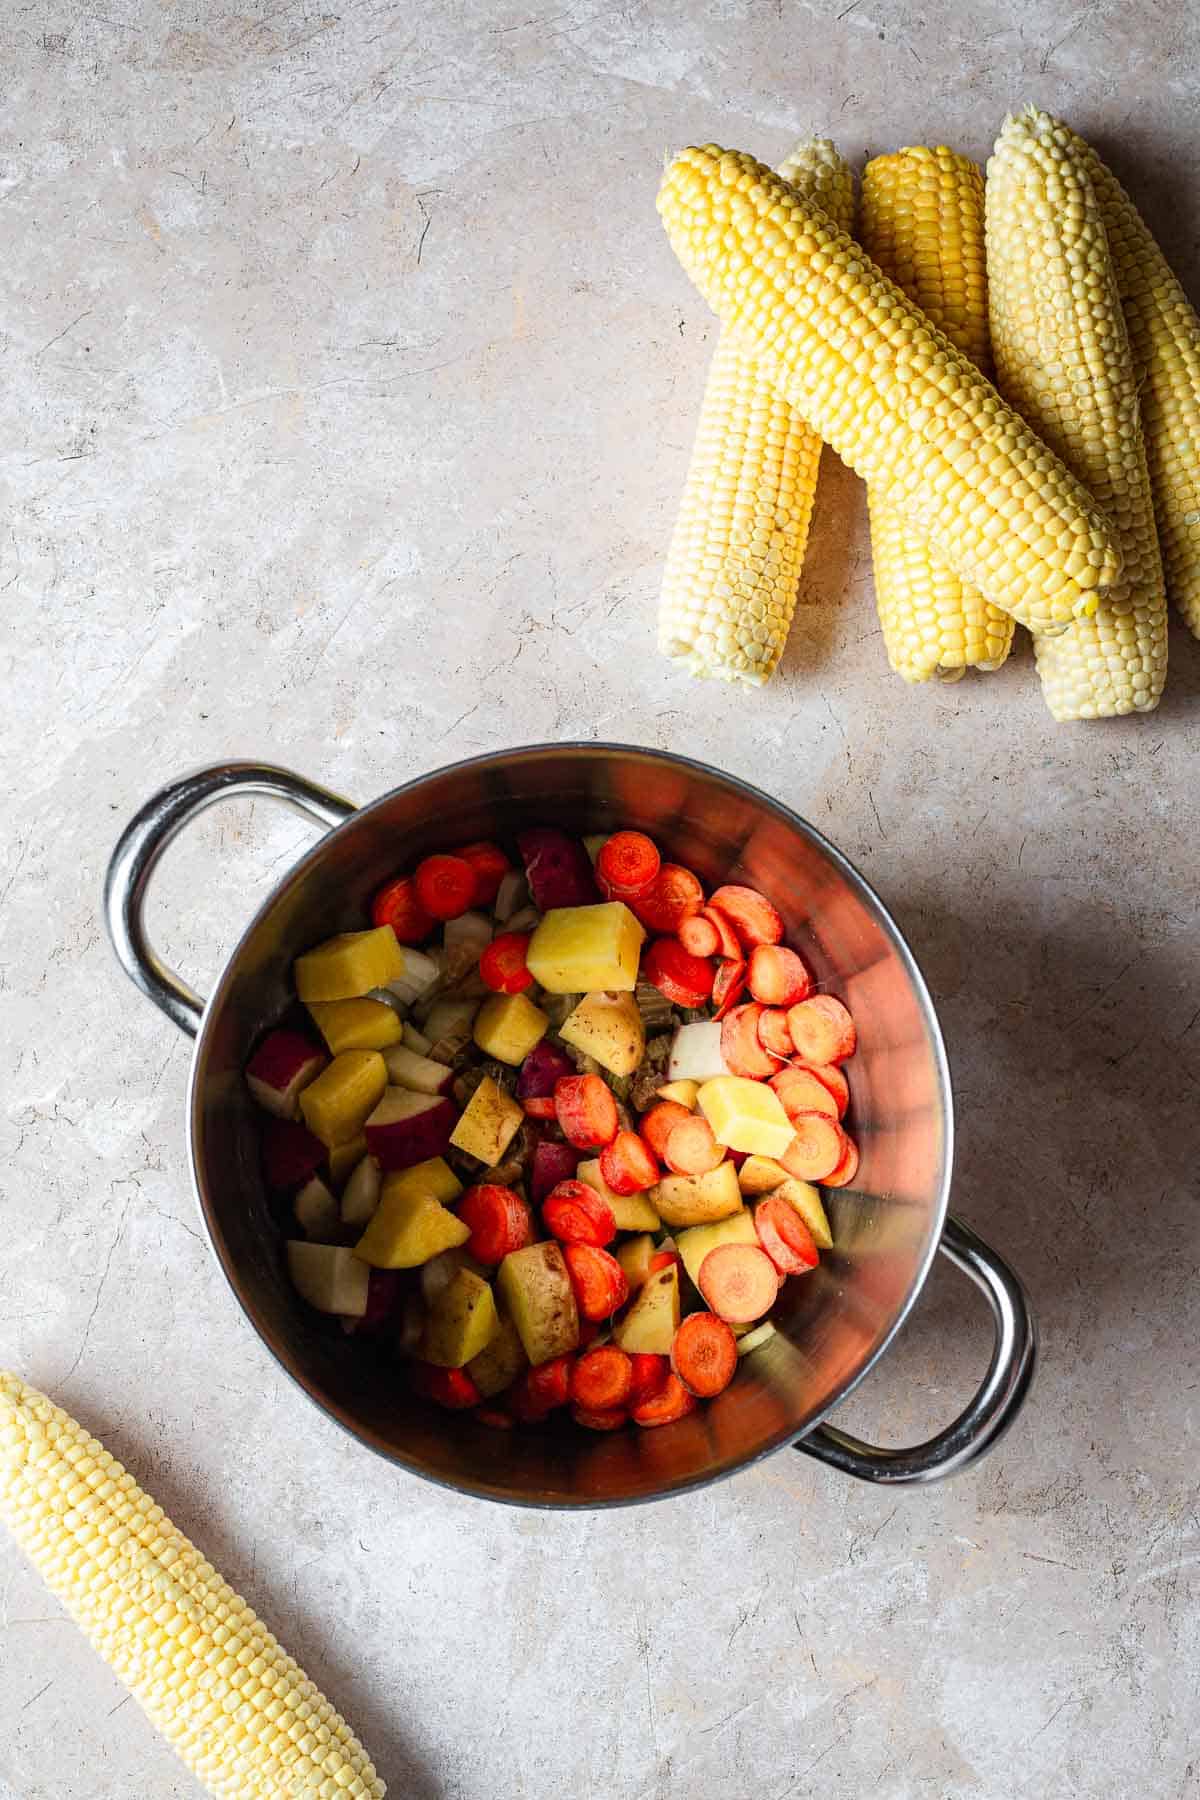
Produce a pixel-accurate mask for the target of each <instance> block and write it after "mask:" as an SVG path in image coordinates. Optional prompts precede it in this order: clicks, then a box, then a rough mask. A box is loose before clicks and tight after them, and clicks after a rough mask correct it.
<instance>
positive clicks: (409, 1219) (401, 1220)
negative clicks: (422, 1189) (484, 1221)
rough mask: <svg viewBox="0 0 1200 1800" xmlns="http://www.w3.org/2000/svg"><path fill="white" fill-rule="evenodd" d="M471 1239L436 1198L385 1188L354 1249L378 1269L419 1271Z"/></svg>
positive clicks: (467, 1231) (385, 1185)
mask: <svg viewBox="0 0 1200 1800" xmlns="http://www.w3.org/2000/svg"><path fill="white" fill-rule="evenodd" d="M470 1235H471V1230H470V1227H469V1226H468V1225H464V1224H463V1222H462V1220H461V1219H458V1218H456V1217H455V1216H454V1214H453V1213H452V1212H447V1211H446V1208H445V1207H444V1206H441V1205H439V1204H438V1202H437V1201H436V1200H435V1199H434V1197H433V1195H432V1194H421V1193H405V1192H404V1191H403V1190H400V1189H397V1188H394V1187H393V1188H389V1187H388V1185H387V1184H386V1183H385V1184H384V1189H383V1194H382V1196H381V1197H380V1201H379V1205H378V1207H377V1208H376V1210H375V1214H374V1217H373V1218H372V1220H371V1223H370V1224H369V1225H368V1226H367V1229H366V1230H365V1231H364V1232H363V1234H362V1236H361V1237H360V1238H359V1240H358V1242H357V1244H356V1245H355V1246H354V1254H355V1256H358V1257H361V1258H362V1260H363V1262H368V1263H370V1264H371V1265H372V1267H373V1268H376V1269H419V1268H420V1266H421V1264H422V1263H427V1262H429V1260H430V1259H431V1258H432V1257H434V1256H440V1255H441V1253H442V1251H443V1250H454V1249H456V1248H457V1247H458V1245H459V1244H465V1243H466V1241H467V1239H468V1238H469V1237H470Z"/></svg>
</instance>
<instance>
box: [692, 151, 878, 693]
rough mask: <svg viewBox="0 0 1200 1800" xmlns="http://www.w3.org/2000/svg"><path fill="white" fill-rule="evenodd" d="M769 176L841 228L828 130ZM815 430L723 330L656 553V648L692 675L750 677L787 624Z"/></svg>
mask: <svg viewBox="0 0 1200 1800" xmlns="http://www.w3.org/2000/svg"><path fill="white" fill-rule="evenodd" d="M779 174H780V176H781V177H782V179H783V180H785V181H787V182H788V183H789V184H790V185H791V186H792V187H794V188H795V189H796V190H797V192H798V193H802V194H804V195H806V196H807V197H808V198H809V199H810V200H812V201H813V203H814V204H815V205H817V206H819V207H820V208H821V210H822V211H823V212H825V213H828V215H829V216H830V218H832V219H834V220H835V221H836V222H837V224H838V225H840V226H841V227H842V229H843V230H846V231H848V230H849V229H850V226H851V224H852V223H853V215H854V177H853V176H852V175H851V173H850V169H849V167H848V165H847V164H846V163H845V162H844V161H843V159H842V158H841V157H840V156H839V155H838V153H837V151H836V149H835V148H834V146H833V145H832V144H831V143H830V141H829V140H828V138H809V139H804V140H802V141H801V142H800V143H799V144H797V145H796V147H795V149H794V150H793V151H792V152H791V153H790V155H789V156H788V157H787V158H786V160H785V161H784V162H783V163H781V164H780V168H779ZM820 460H821V440H820V438H819V437H818V436H817V435H816V433H815V432H813V431H810V430H809V428H808V426H807V425H806V424H805V423H804V420H803V419H802V418H801V417H800V416H799V414H798V413H797V412H796V411H795V410H794V409H793V407H791V406H790V405H789V404H788V402H787V401H786V400H785V399H784V397H783V395H782V394H780V393H778V392H777V391H776V390H775V389H774V388H773V387H772V386H771V384H770V383H769V382H768V381H767V380H766V378H765V377H764V376H763V375H762V373H761V372H760V370H759V368H758V364H757V363H756V362H755V361H754V358H753V357H752V356H751V355H750V354H749V352H748V351H747V350H745V349H744V348H743V347H742V346H741V345H740V344H738V343H737V342H736V340H735V339H733V338H732V337H731V336H730V334H729V332H727V331H725V330H722V332H721V334H720V337H719V338H718V341H717V348H716V351H715V353H714V355H713V359H712V364H711V366H710V368H709V374H708V382H707V385H706V387H705V390H704V399H703V402H702V404H701V408H700V423H699V427H698V429H697V432H696V443H695V448H694V449H693V451H692V460H691V464H690V466H689V468H688V474H687V483H686V486H685V488H684V493H683V500H682V503H681V505H680V508H679V517H678V520H677V522H676V525H675V531H674V535H673V536H672V539H671V548H670V551H669V553H668V555H667V565H666V569H665V571H664V573H663V585H662V595H661V598H660V601H659V648H660V649H661V650H662V652H663V654H664V655H665V656H669V657H671V658H673V659H674V660H675V661H677V662H680V663H682V664H683V666H684V667H685V668H687V669H690V670H691V672H692V673H693V674H694V675H715V676H717V677H719V678H720V679H721V680H724V681H735V682H743V683H747V684H749V685H751V686H759V685H761V684H762V683H763V682H764V681H766V680H767V678H768V677H769V676H770V675H771V674H772V673H773V672H774V670H775V667H776V665H777V664H778V662H779V659H780V657H781V656H782V654H783V649H784V645H785V644H786V642H787V635H788V630H789V628H790V626H791V623H792V614H793V613H794V611H795V608H796V596H797V592H798V587H799V581H800V568H801V565H802V563H803V561H804V551H805V546H806V545H807V543H808V527H809V522H810V520H811V518H812V509H813V496H814V493H815V490H816V484H817V467H818V464H819V463H820Z"/></svg>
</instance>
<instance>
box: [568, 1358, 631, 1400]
mask: <svg viewBox="0 0 1200 1800" xmlns="http://www.w3.org/2000/svg"><path fill="white" fill-rule="evenodd" d="M632 1391H633V1364H632V1363H631V1362H630V1360H629V1358H628V1356H626V1354H625V1352H624V1350H618V1349H617V1346H616V1345H615V1344H602V1345H601V1346H600V1348H599V1349H598V1350H589V1351H588V1352H587V1355H586V1356H581V1357H580V1358H579V1361H578V1362H577V1363H576V1364H575V1367H574V1368H573V1369H572V1371H571V1398H572V1400H573V1401H574V1402H575V1404H576V1406H586V1407H588V1408H589V1409H591V1410H593V1411H600V1412H604V1411H607V1410H608V1409H609V1408H610V1407H614V1406H624V1405H625V1404H626V1402H627V1401H628V1399H629V1396H630V1394H631V1392H632Z"/></svg>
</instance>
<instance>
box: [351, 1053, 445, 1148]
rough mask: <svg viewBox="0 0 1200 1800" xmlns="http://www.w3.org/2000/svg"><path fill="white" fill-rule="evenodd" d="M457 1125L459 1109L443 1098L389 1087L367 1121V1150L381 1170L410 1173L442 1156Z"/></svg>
mask: <svg viewBox="0 0 1200 1800" xmlns="http://www.w3.org/2000/svg"><path fill="white" fill-rule="evenodd" d="M380 1060H381V1061H382V1060H383V1059H382V1058H380ZM457 1122H458V1108H457V1107H456V1106H455V1105H454V1103H453V1101H451V1100H448V1099H446V1098H445V1097H444V1096H443V1097H441V1098H438V1097H437V1096H435V1095H433V1094H414V1093H413V1091H412V1089H411V1088H401V1087H389V1088H386V1089H385V1090H384V1092H383V1095H382V1097H381V1098H380V1101H379V1105H378V1106H377V1107H376V1108H375V1110H374V1112H373V1113H372V1114H371V1115H370V1117H369V1118H368V1119H367V1123H366V1128H365V1129H366V1134H367V1149H368V1150H369V1151H370V1152H371V1155H372V1156H377V1157H378V1158H379V1163H380V1167H381V1168H384V1169H410V1168H412V1166H413V1165H414V1163H422V1162H427V1161H429V1160H431V1159H432V1158H434V1157H439V1156H441V1155H442V1153H443V1151H445V1150H447V1149H448V1148H449V1145H450V1133H451V1132H452V1131H453V1130H454V1127H455V1125H456V1124H457Z"/></svg>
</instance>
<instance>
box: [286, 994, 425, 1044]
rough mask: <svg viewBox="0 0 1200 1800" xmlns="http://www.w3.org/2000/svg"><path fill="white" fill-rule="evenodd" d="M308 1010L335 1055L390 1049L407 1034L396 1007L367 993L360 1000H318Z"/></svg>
mask: <svg viewBox="0 0 1200 1800" xmlns="http://www.w3.org/2000/svg"><path fill="white" fill-rule="evenodd" d="M308 1010H309V1012H310V1013H311V1014H312V1020H313V1024H314V1025H315V1026H316V1028H317V1030H318V1031H319V1032H320V1033H321V1036H322V1037H323V1038H324V1039H325V1042H326V1043H327V1044H328V1045H329V1048H330V1050H331V1051H332V1052H333V1054H334V1056H340V1055H341V1053H342V1051H343V1050H386V1049H387V1047H388V1045H389V1044H398V1043H399V1042H400V1039H401V1038H402V1037H403V1035H404V1026H403V1024H402V1022H401V1019H400V1015H399V1014H398V1013H397V1012H396V1010H395V1008H394V1007H391V1006H387V1005H385V1004H384V1002H383V1001H382V1000H369V999H367V997H366V996H365V995H363V996H362V997H361V998H359V999H357V1000H316V1001H314V1002H313V1004H312V1005H311V1006H310V1007H309V1009H308Z"/></svg>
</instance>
